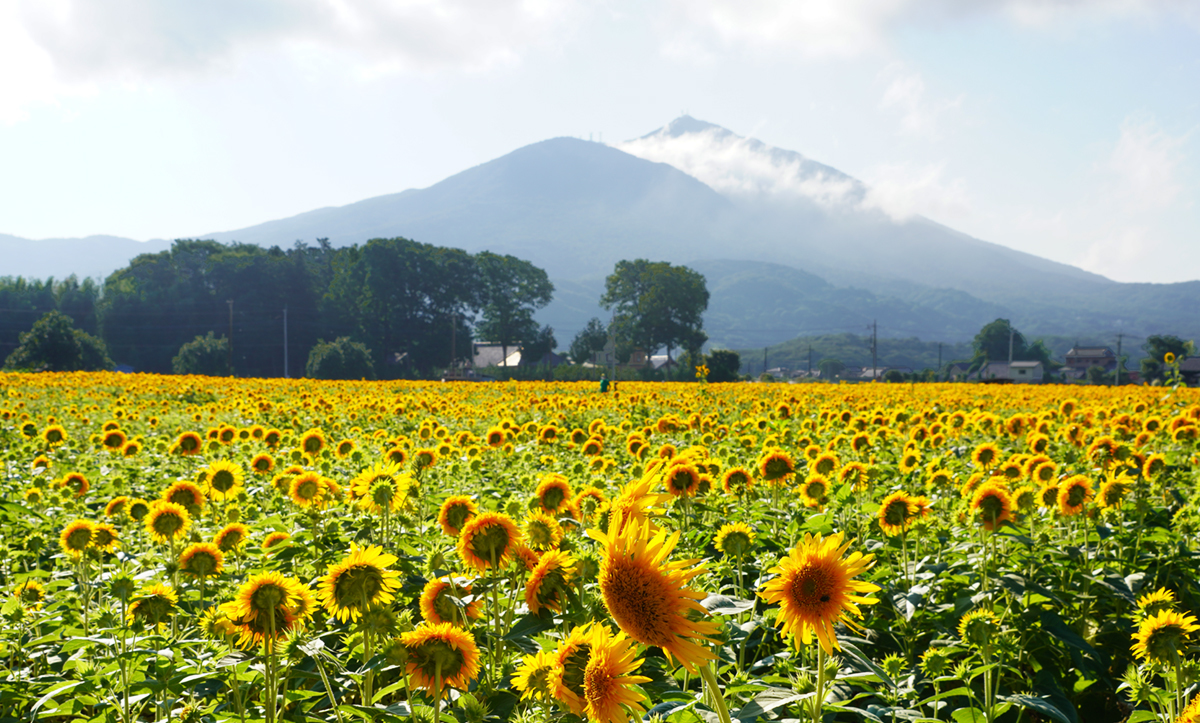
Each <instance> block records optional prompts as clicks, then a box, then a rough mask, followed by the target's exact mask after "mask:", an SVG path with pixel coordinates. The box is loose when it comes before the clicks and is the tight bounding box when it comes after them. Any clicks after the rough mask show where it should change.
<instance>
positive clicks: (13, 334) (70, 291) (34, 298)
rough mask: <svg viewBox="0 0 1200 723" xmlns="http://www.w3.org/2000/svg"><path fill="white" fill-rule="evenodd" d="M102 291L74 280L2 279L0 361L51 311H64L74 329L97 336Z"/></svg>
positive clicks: (71, 277)
mask: <svg viewBox="0 0 1200 723" xmlns="http://www.w3.org/2000/svg"><path fill="white" fill-rule="evenodd" d="M99 296H100V289H99V287H98V286H97V285H96V283H95V282H94V281H92V280H91V279H84V281H83V283H80V282H79V280H78V279H76V278H75V276H68V277H67V278H66V279H64V280H63V281H55V280H54V279H52V278H51V279H47V280H46V281H44V282H43V281H38V280H36V279H25V278H22V277H20V276H17V277H12V276H4V277H0V357H7V356H8V355H9V354H12V352H13V351H14V350H16V348H17V346H18V345H19V344H20V343H21V334H22V333H23V332H26V331H29V330H30V329H31V328H32V327H33V324H34V322H35V321H37V320H38V319H40V318H41V317H42V315H43V314H45V313H46V312H48V311H61V312H62V313H64V314H66V315H67V316H69V317H71V319H72V321H74V323H75V326H76V327H77V328H79V329H80V330H82V331H85V332H87V333H88V334H92V335H95V334H96V331H97V327H96V318H97V317H96V301H97V299H98V298H99Z"/></svg>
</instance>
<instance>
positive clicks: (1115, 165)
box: [1101, 118, 1187, 213]
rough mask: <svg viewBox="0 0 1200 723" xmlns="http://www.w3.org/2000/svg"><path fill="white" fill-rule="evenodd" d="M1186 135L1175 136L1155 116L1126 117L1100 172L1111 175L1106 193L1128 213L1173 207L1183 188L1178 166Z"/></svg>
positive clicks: (1181, 158) (1182, 156) (1182, 158)
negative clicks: (1164, 130)
mask: <svg viewBox="0 0 1200 723" xmlns="http://www.w3.org/2000/svg"><path fill="white" fill-rule="evenodd" d="M1186 140H1187V135H1183V136H1172V135H1169V134H1167V133H1165V132H1163V131H1162V130H1160V129H1159V128H1158V125H1157V124H1156V123H1155V122H1154V120H1153V119H1149V118H1145V119H1140V120H1139V119H1135V118H1126V119H1125V122H1123V123H1122V124H1121V136H1120V138H1119V139H1118V140H1117V143H1116V145H1115V146H1114V147H1113V150H1112V153H1111V154H1110V155H1109V157H1108V159H1107V161H1106V163H1104V164H1103V166H1101V171H1102V172H1105V173H1107V174H1108V175H1109V176H1110V181H1109V183H1108V188H1107V193H1108V195H1109V196H1110V197H1111V198H1112V199H1113V200H1114V201H1116V202H1117V203H1118V204H1119V205H1120V206H1121V208H1123V209H1124V210H1125V211H1127V212H1129V213H1141V212H1146V211H1157V210H1162V209H1165V208H1168V207H1170V206H1171V205H1172V204H1174V202H1175V199H1176V198H1178V197H1179V194H1180V192H1181V191H1182V190H1183V186H1182V184H1180V182H1179V180H1178V179H1177V172H1176V171H1177V168H1178V166H1179V165H1180V163H1181V162H1182V161H1183V160H1184V153H1183V146H1184V143H1185V141H1186Z"/></svg>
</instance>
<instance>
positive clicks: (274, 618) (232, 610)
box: [221, 572, 313, 648]
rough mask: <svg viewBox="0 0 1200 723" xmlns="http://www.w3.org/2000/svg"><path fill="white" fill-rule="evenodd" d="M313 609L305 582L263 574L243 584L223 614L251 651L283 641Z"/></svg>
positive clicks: (275, 573)
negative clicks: (257, 647) (266, 642)
mask: <svg viewBox="0 0 1200 723" xmlns="http://www.w3.org/2000/svg"><path fill="white" fill-rule="evenodd" d="M312 608H313V604H312V592H311V591H310V590H309V589H308V587H307V586H305V585H304V584H303V583H302V582H300V581H299V580H296V579H295V578H291V577H284V575H283V574H282V573H279V572H263V573H259V574H257V575H253V576H252V577H251V578H250V579H249V580H247V581H246V582H245V583H243V584H242V586H241V587H240V588H238V591H237V596H236V597H235V598H234V599H233V600H232V601H230V602H227V603H225V604H223V605H222V606H221V612H223V613H224V614H225V616H226V617H228V618H229V621H230V622H231V623H232V624H233V625H234V626H235V627H236V628H237V629H238V633H239V638H238V643H239V645H241V646H242V647H243V648H250V647H253V646H255V645H257V644H258V643H261V642H265V641H268V642H273V641H274V640H279V639H282V638H283V637H284V636H286V635H287V633H288V631H290V630H291V629H293V628H294V627H295V626H296V625H298V624H299V623H300V622H302V621H303V620H304V619H305V618H306V617H308V616H309V615H311V614H312ZM272 631H274V636H272V635H271V633H272Z"/></svg>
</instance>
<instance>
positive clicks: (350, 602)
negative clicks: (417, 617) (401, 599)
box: [317, 542, 400, 622]
mask: <svg viewBox="0 0 1200 723" xmlns="http://www.w3.org/2000/svg"><path fill="white" fill-rule="evenodd" d="M396 559H397V558H396V556H395V555H389V554H386V553H384V552H383V548H382V547H378V546H376V547H359V546H358V545H357V544H356V543H353V542H352V543H350V552H349V553H348V554H347V555H346V556H345V557H344V558H342V560H341V562H338V563H337V564H335V565H330V566H329V568H328V571H327V572H326V574H325V577H323V578H321V583H320V588H319V589H318V591H317V599H318V600H320V601H321V604H322V605H324V606H325V610H326V611H328V612H329V614H330V615H332V616H333V617H336V618H337V619H338V620H341V621H343V622H344V621H346V620H358V618H359V616H360V615H362V614H363V613H364V612H366V611H367V610H369V609H370V608H371V606H372V605H386V604H387V603H390V602H392V601H393V600H395V599H396V591H397V590H399V589H400V573H398V572H396V571H394V570H388V569H386V568H387V567H388V566H389V565H392V564H393V563H395V562H396Z"/></svg>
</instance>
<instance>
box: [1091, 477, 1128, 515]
mask: <svg viewBox="0 0 1200 723" xmlns="http://www.w3.org/2000/svg"><path fill="white" fill-rule="evenodd" d="M1131 489H1133V480H1132V479H1131V478H1130V477H1127V476H1126V475H1116V476H1113V475H1109V476H1108V477H1107V478H1106V479H1105V480H1104V482H1103V483H1101V485H1100V494H1099V495H1098V496H1097V497H1096V502H1097V504H1099V505H1100V506H1101V507H1103V508H1104V509H1106V510H1119V509H1121V505H1122V504H1124V502H1125V495H1127V494H1129V490H1131Z"/></svg>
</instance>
